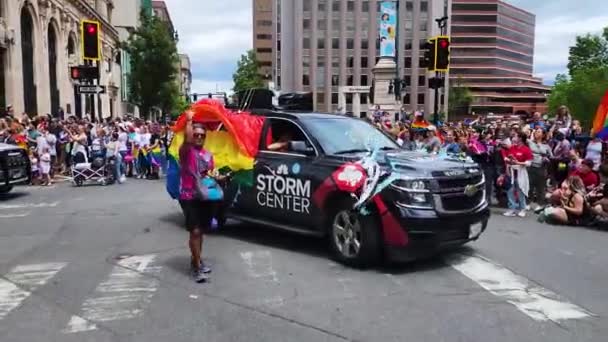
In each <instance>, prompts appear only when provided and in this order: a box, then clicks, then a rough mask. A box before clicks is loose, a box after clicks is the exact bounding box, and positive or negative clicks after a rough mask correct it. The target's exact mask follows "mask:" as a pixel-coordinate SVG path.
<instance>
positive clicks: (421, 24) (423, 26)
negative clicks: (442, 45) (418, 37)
mask: <svg viewBox="0 0 608 342" xmlns="http://www.w3.org/2000/svg"><path fill="white" fill-rule="evenodd" d="M427 25H428V22H427V21H426V20H421V21H420V31H426V27H427Z"/></svg>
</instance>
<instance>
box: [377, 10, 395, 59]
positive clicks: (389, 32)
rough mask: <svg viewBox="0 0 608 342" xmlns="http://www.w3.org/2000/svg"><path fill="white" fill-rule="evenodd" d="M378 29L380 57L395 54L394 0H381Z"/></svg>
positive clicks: (393, 55)
mask: <svg viewBox="0 0 608 342" xmlns="http://www.w3.org/2000/svg"><path fill="white" fill-rule="evenodd" d="M379 16H380V17H379V18H378V19H379V20H378V29H379V33H380V57H395V56H396V51H395V49H396V46H397V45H396V43H395V40H396V37H397V3H396V2H395V1H382V2H381V3H380V13H379Z"/></svg>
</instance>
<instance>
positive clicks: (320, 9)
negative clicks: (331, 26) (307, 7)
mask: <svg viewBox="0 0 608 342" xmlns="http://www.w3.org/2000/svg"><path fill="white" fill-rule="evenodd" d="M318 9H319V12H325V1H322V0H321V1H319V6H318Z"/></svg>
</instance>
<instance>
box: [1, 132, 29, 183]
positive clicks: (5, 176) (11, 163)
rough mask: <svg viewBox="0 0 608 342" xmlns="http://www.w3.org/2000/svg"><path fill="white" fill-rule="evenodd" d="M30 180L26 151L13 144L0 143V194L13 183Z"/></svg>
mask: <svg viewBox="0 0 608 342" xmlns="http://www.w3.org/2000/svg"><path fill="white" fill-rule="evenodd" d="M29 180H30V159H29V157H28V155H27V153H26V151H25V150H24V149H22V148H20V147H17V146H14V145H8V144H3V143H0V194H4V193H7V192H9V191H11V190H12V189H13V186H14V185H18V184H25V183H28V182H29Z"/></svg>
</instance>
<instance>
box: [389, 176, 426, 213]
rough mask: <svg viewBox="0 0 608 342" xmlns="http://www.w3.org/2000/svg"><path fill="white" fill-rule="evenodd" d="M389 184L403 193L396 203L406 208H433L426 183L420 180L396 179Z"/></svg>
mask: <svg viewBox="0 0 608 342" xmlns="http://www.w3.org/2000/svg"><path fill="white" fill-rule="evenodd" d="M391 186H392V187H393V188H394V189H395V190H397V191H399V192H401V193H402V194H403V195H402V196H401V198H400V199H399V200H398V201H397V205H399V206H402V207H408V208H427V209H431V208H433V204H432V197H431V194H430V190H429V186H428V183H427V182H425V181H422V180H405V179H401V180H397V181H395V182H394V183H392V184H391Z"/></svg>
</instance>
